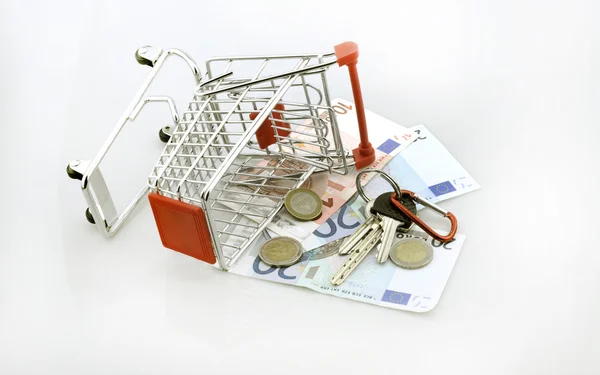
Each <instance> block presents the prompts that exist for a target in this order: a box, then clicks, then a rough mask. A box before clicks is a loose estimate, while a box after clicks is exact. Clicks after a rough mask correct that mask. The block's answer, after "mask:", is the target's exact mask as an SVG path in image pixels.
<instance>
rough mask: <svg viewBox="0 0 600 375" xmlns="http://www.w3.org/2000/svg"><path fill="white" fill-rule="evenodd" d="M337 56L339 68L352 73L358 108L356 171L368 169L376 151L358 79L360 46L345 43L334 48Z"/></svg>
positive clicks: (354, 153) (355, 152)
mask: <svg viewBox="0 0 600 375" xmlns="http://www.w3.org/2000/svg"><path fill="white" fill-rule="evenodd" d="M334 50H335V56H336V58H337V63H338V65H339V66H347V67H348V72H349V73H350V83H351V85H352V95H353V96H354V105H355V107H356V117H357V120H358V131H359V132H360V144H359V145H358V148H355V149H354V150H352V154H353V156H354V161H355V162H356V169H357V170H358V169H362V168H364V167H368V166H370V165H371V164H373V162H374V161H375V149H373V146H372V145H371V143H370V142H369V133H368V131H367V117H366V116H365V106H364V104H363V98H362V91H361V90H360V81H359V79H358V70H357V69H356V64H357V63H358V45H357V44H356V43H354V42H344V43H342V44H338V45H337V46H335V47H334Z"/></svg>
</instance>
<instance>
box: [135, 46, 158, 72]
mask: <svg viewBox="0 0 600 375" xmlns="http://www.w3.org/2000/svg"><path fill="white" fill-rule="evenodd" d="M147 51H148V47H142V48H139V49H138V50H137V51H135V59H136V60H137V62H138V63H139V64H141V65H148V66H149V67H151V68H153V67H154V61H152V60H150V59H148V58H146V57H144V56H142V54H143V53H146V52H147Z"/></svg>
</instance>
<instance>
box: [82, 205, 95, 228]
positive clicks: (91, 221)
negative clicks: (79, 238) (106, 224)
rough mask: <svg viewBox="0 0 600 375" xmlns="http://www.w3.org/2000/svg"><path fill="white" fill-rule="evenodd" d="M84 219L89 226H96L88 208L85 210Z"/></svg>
mask: <svg viewBox="0 0 600 375" xmlns="http://www.w3.org/2000/svg"><path fill="white" fill-rule="evenodd" d="M85 218H86V219H87V221H88V222H89V223H90V224H96V221H95V220H94V217H93V216H92V213H91V212H90V208H89V207H88V208H86V209H85Z"/></svg>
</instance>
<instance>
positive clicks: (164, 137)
mask: <svg viewBox="0 0 600 375" xmlns="http://www.w3.org/2000/svg"><path fill="white" fill-rule="evenodd" d="M172 134H173V133H172V132H171V127H170V126H168V125H167V126H165V127H164V128H162V129H160V130H159V131H158V137H159V138H160V140H161V141H163V142H164V143H167V142H169V139H171V135H172Z"/></svg>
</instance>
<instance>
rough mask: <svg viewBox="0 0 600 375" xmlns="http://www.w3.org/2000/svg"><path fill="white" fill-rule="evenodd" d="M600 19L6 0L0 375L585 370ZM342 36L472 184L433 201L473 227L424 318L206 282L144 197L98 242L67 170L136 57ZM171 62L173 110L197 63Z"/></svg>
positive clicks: (369, 4)
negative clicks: (146, 48)
mask: <svg viewBox="0 0 600 375" xmlns="http://www.w3.org/2000/svg"><path fill="white" fill-rule="evenodd" d="M599 18H600V4H599V3H598V2H595V1H591V0H590V1H586V2H584V1H552V0H544V1H525V0H521V1H495V2H492V1H475V0H472V1H394V2H390V3H389V4H386V3H383V2H376V1H364V2H359V3H356V4H352V3H350V2H349V1H343V2H336V3H334V2H328V1H296V2H293V3H292V2H290V3H289V5H287V4H286V2H284V1H274V2H261V1H231V0H230V1H210V2H204V1H187V2H185V1H161V2H158V1H154V2H153V1H147V0H146V1H138V2H124V1H122V0H119V1H112V0H111V1H108V0H107V1H94V2H83V1H73V2H65V1H36V2H34V1H31V2H26V1H16V0H15V1H8V2H7V1H3V2H2V5H0V30H1V33H2V34H1V39H0V40H1V42H2V47H3V51H4V53H3V54H2V58H0V72H1V74H2V75H1V85H0V90H1V91H0V92H1V108H2V111H0V119H1V123H2V129H3V140H2V146H1V147H0V153H1V157H0V160H1V163H2V175H3V181H2V188H1V192H2V194H0V200H1V202H0V203H1V206H0V207H1V208H2V209H1V211H2V222H1V234H2V235H1V241H2V242H1V249H0V373H2V374H167V373H169V374H214V373H236V374H239V373H252V374H254V373H264V374H281V373H286V374H296V373H298V374H301V373H302V374H306V373H316V374H321V373H323V374H324V373H333V372H335V373H356V374H360V373H365V374H367V373H369V374H371V373H398V374H399V373H402V374H425V373H427V374H434V373H435V374H442V373H462V374H598V373H599V372H600V344H598V335H599V334H600V322H599V317H600V266H599V264H598V263H599V261H600V251H599V249H598V242H597V241H598V234H597V233H598V230H597V229H598V227H597V224H598V209H599V208H600V207H599V206H600V205H599V204H598V203H599V200H598V195H597V194H598V182H599V180H598V172H599V168H598V166H599V165H598V156H599V155H600V151H599V150H600V146H599V145H598V141H599V140H600V131H599V130H598V129H599V114H600V109H599V108H600V107H599V105H598V104H599V103H600V83H599V79H600V47H599V42H600V26H599V25H600V24H599V23H598V19H599ZM345 40H354V41H356V42H357V43H358V44H359V46H360V50H361V57H360V63H359V73H360V76H361V81H362V86H363V94H364V98H365V103H366V106H367V107H368V108H369V109H371V110H372V111H374V112H376V113H379V114H381V115H383V116H384V117H387V118H389V119H391V120H393V121H395V122H397V123H399V124H402V125H405V126H412V125H416V124H420V123H423V124H425V125H426V126H427V127H428V128H429V129H430V130H431V131H432V132H433V133H434V134H435V135H436V136H437V137H438V138H439V139H440V141H442V142H443V143H444V144H445V145H446V146H447V147H448V149H449V150H450V152H452V154H453V155H454V156H455V157H456V158H457V159H458V160H459V161H460V162H461V163H462V164H463V165H464V166H465V168H466V169H467V170H468V171H469V172H470V173H471V174H472V175H473V176H474V178H475V179H476V180H477V181H478V182H479V183H480V184H481V185H482V186H483V188H482V189H481V190H479V191H477V192H474V193H471V194H468V195H465V196H462V197H459V198H455V199H452V200H451V201H448V202H445V203H444V204H443V206H444V207H445V208H447V209H449V210H451V211H453V212H454V213H455V214H456V215H457V216H458V218H459V220H460V232H461V233H464V234H466V235H467V240H466V243H465V247H464V249H463V252H462V253H461V256H460V258H459V260H458V262H457V265H456V268H455V269H454V273H453V274H452V276H451V278H450V281H449V283H448V285H447V288H446V290H445V292H444V295H443V297H442V300H441V302H440V303H439V305H438V306H437V307H436V309H435V310H433V311H431V312H430V313H425V314H414V313H406V312H401V311H395V310H391V309H385V308H380V307H376V306H371V305H367V304H362V303H357V302H352V301H348V300H343V299H340V298H335V297H329V296H325V295H321V294H318V293H315V292H312V291H310V290H304V289H301V288H294V287H289V286H285V285H278V284H274V283H268V282H264V281H259V280H253V279H249V278H245V277H240V276H236V275H232V274H227V273H225V272H222V271H218V270H216V269H213V268H211V267H208V266H206V265H205V264H203V263H201V262H199V261H196V260H194V259H192V258H189V257H185V256H182V255H180V254H177V253H175V252H172V251H168V250H166V249H164V248H163V247H162V246H161V244H160V240H159V238H158V234H157V232H156V228H155V226H154V221H153V219H152V215H151V211H150V209H149V207H148V205H147V204H146V203H144V204H143V206H142V207H141V208H140V209H139V210H138V211H137V212H136V214H135V216H134V217H132V218H131V221H129V223H128V224H127V225H126V226H125V227H124V228H123V229H122V231H121V232H120V233H118V235H117V236H116V237H114V238H112V239H110V240H106V239H104V238H103V237H101V236H100V235H99V234H98V233H97V232H96V229H95V228H94V227H93V226H91V225H89V224H87V222H86V221H85V218H84V216H83V212H84V210H85V203H84V200H83V197H82V195H81V193H80V191H79V187H78V184H77V182H76V181H73V180H69V179H68V178H67V176H66V174H65V171H64V168H65V167H66V165H67V163H68V162H69V161H71V160H73V159H91V158H92V157H93V156H94V154H95V153H96V152H97V150H98V149H99V148H100V145H101V144H102V142H103V141H104V139H105V138H106V136H107V135H108V133H109V132H110V130H111V129H112V128H113V126H114V124H115V122H116V121H117V119H118V118H119V117H120V116H121V114H122V112H123V111H124V110H125V108H126V107H127V105H128V104H129V101H130V100H131V99H132V97H133V95H134V93H135V92H136V91H137V89H138V88H139V87H140V85H141V83H142V80H143V79H144V77H145V75H146V73H147V72H148V67H144V66H139V65H137V64H136V62H135V60H134V58H133V54H134V52H135V50H136V49H137V48H138V47H140V46H141V45H144V44H153V45H157V46H162V47H165V48H169V47H177V48H182V49H183V50H185V51H186V52H188V53H189V54H190V55H192V56H193V57H194V58H195V59H196V61H198V62H200V63H201V62H203V61H204V60H205V59H207V58H209V57H212V56H216V55H233V54H265V53H295V52H320V51H329V50H331V49H332V47H333V45H335V44H337V43H340V42H343V41H345ZM333 70H336V71H337V73H336V72H332V80H331V82H330V83H331V91H332V95H333V96H341V97H345V98H348V99H350V98H351V97H350V89H349V85H348V80H347V77H346V73H345V71H343V70H341V69H333ZM169 72H170V73H165V74H166V76H165V77H170V78H166V79H163V80H162V81H159V82H157V85H158V86H157V87H159V88H160V89H161V90H162V91H160V93H163V94H169V95H174V96H175V97H176V98H178V101H179V102H181V105H183V104H184V103H185V100H186V98H188V97H189V95H190V93H191V89H192V88H193V84H192V82H191V79H190V75H189V72H187V71H186V68H185V66H184V65H183V64H181V63H179V62H176V63H173V66H171V68H170V70H169ZM340 72H341V73H340ZM342 73H343V74H342ZM169 90H171V91H169ZM145 113H146V112H145ZM148 113H149V114H145V115H144V116H142V117H141V118H140V119H139V121H137V122H136V123H135V124H133V125H131V126H130V127H128V131H127V132H126V134H124V135H123V137H122V139H121V141H122V142H120V143H119V145H117V146H119V147H117V148H115V151H114V153H113V155H112V156H111V158H110V160H107V164H106V169H105V170H106V174H107V179H108V183H109V184H111V187H112V188H113V189H114V190H115V192H117V191H118V192H119V193H115V198H117V199H118V200H121V201H123V202H124V201H125V200H126V199H127V197H128V195H130V194H133V192H134V191H135V190H136V189H137V188H138V187H140V186H141V185H142V184H143V183H144V181H145V179H144V177H145V176H146V175H147V174H148V172H149V168H150V167H151V166H152V165H153V164H154V162H155V158H156V157H157V155H158V154H157V153H158V152H159V151H160V148H161V145H160V143H159V142H158V141H157V137H156V132H157V130H158V128H159V127H160V126H162V125H164V124H165V123H166V121H167V116H166V111H165V109H164V108H163V107H162V106H161V105H156V106H153V107H152V109H149V112H148ZM161 116H163V117H161ZM428 218H430V219H431V218H433V216H428Z"/></svg>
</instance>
